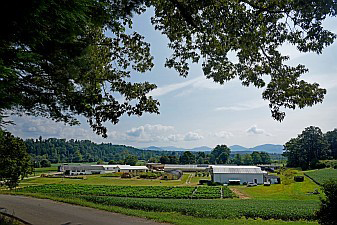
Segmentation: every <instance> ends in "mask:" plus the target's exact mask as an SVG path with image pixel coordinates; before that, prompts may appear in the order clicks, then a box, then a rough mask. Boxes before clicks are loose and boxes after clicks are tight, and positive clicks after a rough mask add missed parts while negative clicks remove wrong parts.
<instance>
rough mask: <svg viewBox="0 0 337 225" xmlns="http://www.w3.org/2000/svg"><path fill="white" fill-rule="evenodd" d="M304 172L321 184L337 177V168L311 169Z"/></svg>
mask: <svg viewBox="0 0 337 225" xmlns="http://www.w3.org/2000/svg"><path fill="white" fill-rule="evenodd" d="M304 174H305V175H306V176H308V177H309V178H311V179H312V180H314V181H315V182H316V183H318V184H320V185H322V184H323V183H324V182H326V181H328V180H330V179H337V169H321V170H311V171H307V172H305V173H304Z"/></svg>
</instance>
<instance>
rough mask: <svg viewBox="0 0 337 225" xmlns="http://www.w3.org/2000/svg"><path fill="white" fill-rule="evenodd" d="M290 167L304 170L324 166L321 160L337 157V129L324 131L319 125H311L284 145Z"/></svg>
mask: <svg viewBox="0 0 337 225" xmlns="http://www.w3.org/2000/svg"><path fill="white" fill-rule="evenodd" d="M284 150H285V152H284V153H283V154H284V156H286V157H287V158H288V161H287V166H288V167H301V168H302V169H303V170H307V169H315V168H322V167H324V164H322V163H320V162H319V160H325V159H337V129H334V130H333V131H328V132H326V133H323V132H322V131H321V129H320V128H319V127H314V126H310V127H307V128H305V129H304V131H302V133H301V134H299V135H298V136H297V137H296V138H292V139H290V140H289V141H288V142H287V143H286V144H285V145H284Z"/></svg>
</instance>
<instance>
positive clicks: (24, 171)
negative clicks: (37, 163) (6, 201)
mask: <svg viewBox="0 0 337 225" xmlns="http://www.w3.org/2000/svg"><path fill="white" fill-rule="evenodd" d="M31 172H32V165H31V161H30V157H29V155H28V153H27V148H26V145H25V143H24V142H23V140H22V139H20V138H16V137H14V136H13V135H12V134H11V133H9V132H6V131H3V130H1V129H0V181H2V182H4V184H5V185H6V186H8V187H9V188H14V187H16V186H17V185H18V183H19V181H20V179H23V178H24V177H25V176H27V175H28V174H30V173H31Z"/></svg>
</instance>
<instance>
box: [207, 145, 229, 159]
mask: <svg viewBox="0 0 337 225" xmlns="http://www.w3.org/2000/svg"><path fill="white" fill-rule="evenodd" d="M230 153H231V150H230V149H229V148H228V147H227V145H217V146H216V147H215V148H214V149H213V150H212V152H211V155H213V156H214V159H215V162H212V163H217V164H226V163H227V162H228V160H229V154H230Z"/></svg>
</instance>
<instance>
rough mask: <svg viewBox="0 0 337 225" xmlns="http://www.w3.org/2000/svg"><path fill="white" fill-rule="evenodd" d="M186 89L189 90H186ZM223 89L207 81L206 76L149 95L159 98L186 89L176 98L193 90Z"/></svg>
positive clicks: (209, 80) (166, 87) (158, 89)
mask: <svg viewBox="0 0 337 225" xmlns="http://www.w3.org/2000/svg"><path fill="white" fill-rule="evenodd" d="M186 87H189V88H188V89H186ZM221 88H224V86H223V85H220V84H218V83H215V82H214V81H213V80H212V79H206V77H205V76H198V77H196V78H194V79H191V80H187V81H184V82H180V83H175V84H169V85H166V86H163V87H158V88H157V89H155V90H153V91H151V92H150V93H149V94H148V95H150V96H153V97H158V96H162V95H166V94H168V93H170V92H173V91H177V90H180V89H184V90H183V91H182V92H181V93H179V94H177V95H176V96H184V95H186V94H189V93H191V92H192V90H193V89H221Z"/></svg>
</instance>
